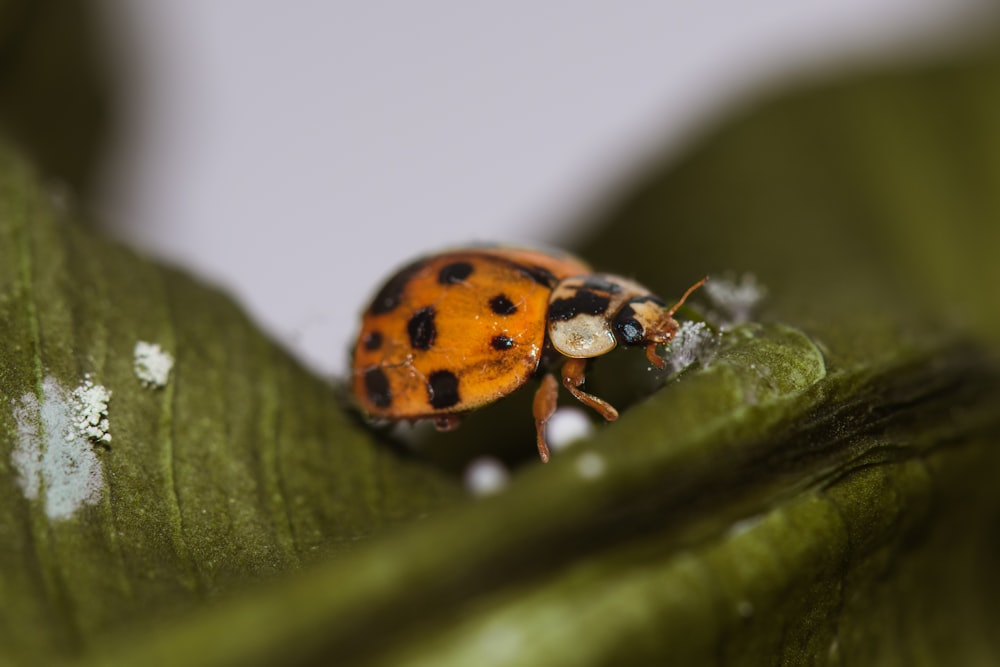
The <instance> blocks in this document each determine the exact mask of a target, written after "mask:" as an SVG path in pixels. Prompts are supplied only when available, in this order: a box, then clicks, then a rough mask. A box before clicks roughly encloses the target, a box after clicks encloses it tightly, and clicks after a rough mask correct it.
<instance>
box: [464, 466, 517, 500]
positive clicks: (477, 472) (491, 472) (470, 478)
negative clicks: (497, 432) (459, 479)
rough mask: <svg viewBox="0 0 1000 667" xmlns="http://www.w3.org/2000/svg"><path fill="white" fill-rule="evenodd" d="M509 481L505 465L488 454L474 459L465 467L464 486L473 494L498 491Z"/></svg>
mask: <svg viewBox="0 0 1000 667" xmlns="http://www.w3.org/2000/svg"><path fill="white" fill-rule="evenodd" d="M509 481H510V473H509V472H508V471H507V467H506V466H504V464H503V463H501V462H500V461H498V460H497V459H495V458H493V457H490V456H483V457H480V458H478V459H476V460H475V461H473V462H472V463H470V464H469V466H468V467H467V468H466V469H465V488H466V489H467V490H468V491H469V493H471V494H472V495H474V496H491V495H493V494H494V493H499V492H500V491H502V490H503V489H504V488H506V486H507V483H508V482H509Z"/></svg>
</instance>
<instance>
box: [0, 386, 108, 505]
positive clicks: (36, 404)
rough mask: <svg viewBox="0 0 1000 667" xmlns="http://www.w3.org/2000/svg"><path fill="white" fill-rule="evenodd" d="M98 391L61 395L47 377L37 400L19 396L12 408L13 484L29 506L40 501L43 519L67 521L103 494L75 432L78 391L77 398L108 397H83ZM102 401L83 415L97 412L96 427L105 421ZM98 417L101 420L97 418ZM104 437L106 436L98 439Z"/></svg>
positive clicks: (91, 458) (95, 462)
mask: <svg viewBox="0 0 1000 667" xmlns="http://www.w3.org/2000/svg"><path fill="white" fill-rule="evenodd" d="M88 383H89V385H90V387H89V388H90V389H94V388H96V387H99V385H94V384H93V383H90V381H89V379H88V380H87V381H85V383H84V385H82V386H81V387H77V389H76V390H74V391H73V392H72V393H70V392H67V391H66V390H65V389H64V388H63V387H62V385H60V384H59V382H58V381H56V379H55V378H52V377H47V378H45V380H44V382H43V383H42V399H41V401H39V399H38V397H37V396H35V394H33V393H27V394H24V395H23V396H22V397H21V399H20V400H19V401H16V402H13V406H12V407H13V415H14V421H15V423H16V424H17V441H16V443H15V445H14V451H13V452H12V453H11V463H12V464H13V465H14V468H15V469H16V470H17V482H18V485H19V486H20V487H21V491H22V492H23V493H24V495H25V497H26V498H28V499H29V500H41V501H42V503H43V506H44V509H45V514H46V516H48V518H49V519H51V520H64V519H69V518H71V517H72V516H73V515H74V514H75V513H76V512H77V510H79V509H80V508H81V507H83V506H84V505H93V504H96V503H97V502H98V501H99V500H100V498H101V492H102V491H103V489H104V475H103V473H102V470H101V462H100V459H98V457H97V452H96V451H95V449H94V447H93V445H92V443H91V439H90V437H89V435H87V434H86V433H83V432H81V426H80V420H81V417H80V413H79V412H78V409H79V400H78V399H77V398H75V397H74V394H76V393H77V391H78V390H81V389H83V390H84V391H83V392H81V396H82V398H84V399H86V398H87V396H90V397H91V398H93V399H94V400H96V396H98V395H99V394H100V395H105V396H106V397H107V398H110V396H111V392H109V391H107V390H106V389H104V388H103V387H100V389H101V390H103V394H101V392H92V393H90V394H88V392H87V388H88ZM107 398H106V399H105V400H104V403H103V406H104V407H103V408H100V407H97V405H96V403H94V404H90V407H89V408H88V413H87V415H88V417H87V420H86V421H87V424H88V425H89V424H90V418H89V415H90V413H91V412H92V411H93V410H95V409H96V410H97V415H98V422H97V424H96V425H94V426H97V425H99V424H100V423H101V420H105V421H106V420H107ZM102 411H103V414H102ZM104 435H108V436H110V434H109V433H107V432H106V431H104V432H102V433H101V439H103V436H104Z"/></svg>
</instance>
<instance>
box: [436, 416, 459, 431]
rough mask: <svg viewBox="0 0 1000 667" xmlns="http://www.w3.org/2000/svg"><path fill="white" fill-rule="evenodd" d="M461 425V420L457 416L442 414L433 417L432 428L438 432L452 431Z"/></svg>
mask: <svg viewBox="0 0 1000 667" xmlns="http://www.w3.org/2000/svg"><path fill="white" fill-rule="evenodd" d="M461 423H462V418H461V417H460V416H459V415H454V414H452V415H448V414H442V415H435V416H434V428H436V429H437V430H439V431H454V430H455V429H456V428H458V425H459V424H461Z"/></svg>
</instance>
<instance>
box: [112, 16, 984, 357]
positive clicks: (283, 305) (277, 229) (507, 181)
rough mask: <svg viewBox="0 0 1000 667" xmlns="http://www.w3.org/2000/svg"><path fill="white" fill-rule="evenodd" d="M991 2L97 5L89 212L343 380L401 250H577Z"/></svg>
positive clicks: (407, 253)
mask: <svg viewBox="0 0 1000 667" xmlns="http://www.w3.org/2000/svg"><path fill="white" fill-rule="evenodd" d="M992 5H993V3H991V2H987V1H986V0H881V1H880V2H871V1H870V0H815V1H812V2H801V1H799V0H758V2H755V3H753V5H752V7H751V6H750V5H748V4H747V3H741V2H736V1H735V0H730V1H728V2H724V1H722V0H706V1H704V2H700V3H675V2H634V3H630V4H629V5H628V11H623V10H622V6H621V5H613V4H612V3H596V2H579V1H574V2H569V1H568V0H555V1H550V2H548V3H541V4H540V3H530V4H528V3H518V2H515V3H503V4H502V6H501V5H500V4H499V3H497V4H494V5H492V6H485V5H482V4H471V3H464V2H458V1H457V0H431V1H430V2H424V3H419V4H414V3H392V4H389V3H382V2H368V3H351V4H347V3H329V2H318V1H308V0H307V1H301V2H298V3H295V4H294V6H292V5H288V4H279V3H275V2H260V1H259V0H250V1H247V0H243V1H240V2H237V1H236V0H211V1H209V2H206V1H204V0H172V1H171V2H146V3H135V2H127V1H125V0H103V2H102V4H101V7H102V10H103V16H102V17H101V19H100V20H101V22H102V25H101V28H102V29H103V30H104V31H105V33H106V34H107V35H109V36H110V40H109V46H108V47H107V48H108V54H107V55H108V59H109V61H110V63H109V64H110V66H111V67H112V68H113V71H112V75H113V77H114V78H116V79H117V85H119V86H120V89H119V92H120V93H121V96H120V99H118V100H116V105H117V107H116V115H117V118H116V125H115V131H114V133H113V135H112V136H111V137H110V142H109V144H108V146H109V147H110V148H109V150H108V151H107V152H106V154H105V158H106V159H105V161H104V163H103V166H102V170H101V172H100V177H99V178H98V179H97V181H96V183H95V185H94V195H95V198H94V202H95V206H96V209H97V212H98V217H99V218H100V219H101V220H102V222H104V223H105V224H107V225H109V226H110V228H111V229H112V231H113V232H114V233H115V234H116V235H118V236H119V237H120V238H123V239H124V240H125V241H126V242H128V243H129V244H131V245H133V246H135V247H138V248H140V249H142V250H143V251H145V252H147V253H149V254H152V255H154V256H157V257H160V258H164V259H167V260H169V261H170V262H172V263H175V264H178V265H181V266H183V267H185V268H188V269H190V270H192V271H193V272H195V273H196V274H198V275H200V276H201V277H203V278H207V279H208V280H210V281H212V282H214V283H216V284H218V285H220V286H222V287H224V288H226V289H227V290H228V291H230V292H231V293H233V294H234V295H235V296H236V297H237V298H238V299H239V300H240V301H241V302H242V303H243V304H244V305H245V306H246V307H247V308H248V309H249V310H250V312H251V314H252V316H253V317H254V318H255V319H256V320H257V321H258V322H259V323H260V324H261V325H262V326H263V327H264V328H265V329H266V330H267V331H269V332H270V333H271V334H272V335H273V336H275V337H276V338H278V339H279V340H280V341H282V342H283V343H284V344H285V345H286V346H287V347H288V348H290V349H291V350H292V351H293V352H294V353H295V354H296V355H297V356H299V357H300V358H301V359H302V360H304V361H305V362H306V363H307V364H309V365H310V366H312V367H313V368H314V369H316V370H317V371H318V372H320V373H323V374H333V373H340V372H343V370H344V369H345V367H346V362H347V354H348V348H349V346H350V344H351V339H352V337H353V335H354V330H355V326H356V322H357V314H358V312H359V311H360V310H361V309H362V308H363V307H364V306H365V303H366V301H367V300H368V299H369V298H370V296H371V294H372V293H373V292H374V290H375V288H376V287H377V285H378V283H379V282H380V281H381V280H382V279H384V278H385V277H386V276H387V275H388V274H389V273H390V272H391V271H392V270H394V269H395V268H396V267H397V266H398V265H399V264H400V263H402V262H404V261H406V260H407V259H408V258H410V257H411V256H413V255H416V254H419V253H423V252H426V251H432V250H436V249H439V248H442V247H447V246H452V245H457V244H463V243H465V242H468V241H488V240H493V241H501V242H507V243H545V244H552V245H567V244H569V243H571V242H572V239H573V238H574V235H575V234H576V233H578V230H577V231H576V232H574V231H573V229H572V227H573V224H574V222H578V221H579V220H580V219H583V218H585V217H586V212H587V211H589V210H592V209H593V208H594V207H597V206H599V205H600V204H601V202H603V201H605V200H607V198H609V197H611V196H613V194H614V193H615V192H616V190H617V188H618V187H619V185H620V184H624V183H628V182H629V180H630V177H632V176H634V175H635V174H637V173H641V172H642V170H643V167H644V166H645V165H646V164H647V162H649V161H650V160H652V159H653V158H654V156H658V155H660V154H661V153H662V152H663V151H668V150H669V151H674V152H676V153H678V154H680V153H682V152H683V149H684V148H685V146H687V145H690V144H691V143H692V142H693V141H694V140H695V139H697V138H698V136H700V134H701V133H703V132H707V131H709V130H711V129H712V128H714V127H715V126H716V124H717V123H719V122H721V121H722V120H723V119H724V118H725V117H727V116H728V115H729V114H730V113H734V112H735V110H737V109H738V108H740V107H741V106H744V105H746V104H749V103H750V102H752V101H753V100H754V99H756V98H757V97H759V96H760V95H762V94H764V92H766V91H767V90H769V89H774V87H776V86H777V85H778V84H781V83H784V82H786V81H787V80H788V79H789V78H806V77H808V76H815V74H816V73H817V72H818V71H819V72H821V71H833V70H836V69H838V68H845V67H850V66H851V65H852V63H856V62H862V61H866V62H867V61H870V60H872V57H873V55H874V56H877V57H884V58H900V57H902V56H903V54H910V53H913V51H914V48H915V47H916V49H917V50H918V51H919V50H921V49H922V50H924V51H927V50H930V49H934V48H937V47H938V46H940V45H941V44H942V43H944V42H947V41H948V40H949V39H952V38H953V37H949V35H954V31H952V30H950V29H949V28H950V27H952V26H959V25H964V24H968V23H969V22H970V17H972V19H974V17H975V16H976V15H977V14H978V13H980V12H982V11H983V10H984V9H986V8H988V7H992ZM602 268H605V269H607V270H612V271H619V272H627V269H626V268H624V267H602ZM734 268H737V269H745V268H752V266H748V267H734ZM638 277H639V278H640V279H641V278H642V276H638Z"/></svg>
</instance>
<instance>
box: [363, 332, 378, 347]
mask: <svg viewBox="0 0 1000 667" xmlns="http://www.w3.org/2000/svg"><path fill="white" fill-rule="evenodd" d="M362 344H363V345H364V346H365V349H366V350H369V351H374V350H377V349H379V348H380V347H382V333H381V332H379V331H369V332H368V333H366V334H365V339H364V341H362Z"/></svg>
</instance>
